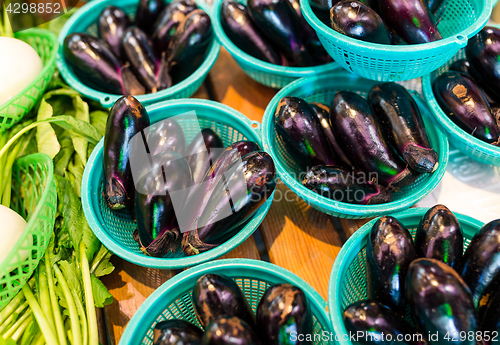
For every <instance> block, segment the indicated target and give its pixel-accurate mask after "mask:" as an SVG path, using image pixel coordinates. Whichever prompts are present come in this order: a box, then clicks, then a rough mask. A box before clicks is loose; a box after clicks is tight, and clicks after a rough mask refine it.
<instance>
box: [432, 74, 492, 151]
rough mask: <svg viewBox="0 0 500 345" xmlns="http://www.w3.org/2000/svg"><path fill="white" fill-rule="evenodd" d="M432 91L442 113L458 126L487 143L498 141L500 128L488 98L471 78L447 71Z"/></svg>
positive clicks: (439, 78)
mask: <svg viewBox="0 0 500 345" xmlns="http://www.w3.org/2000/svg"><path fill="white" fill-rule="evenodd" d="M432 90H433V92H434V96H435V97H436V100H437V102H438V104H439V106H440V107H441V109H443V112H444V113H445V114H446V115H448V116H449V117H450V119H451V120H452V121H453V122H454V123H455V124H457V126H459V127H460V128H462V129H463V130H464V131H466V132H467V133H469V134H471V135H473V136H474V137H476V138H478V139H481V140H483V141H485V142H487V143H493V144H498V139H499V136H500V129H499V128H498V126H497V124H496V121H495V119H494V117H493V115H492V114H491V109H490V105H489V104H488V100H487V99H486V97H485V95H484V93H483V92H482V91H481V89H479V88H478V87H477V85H476V83H475V82H474V81H473V80H472V78H470V77H469V76H467V75H465V74H461V73H458V72H446V73H443V74H441V75H440V76H439V77H437V78H436V80H435V81H434V83H433V84H432Z"/></svg>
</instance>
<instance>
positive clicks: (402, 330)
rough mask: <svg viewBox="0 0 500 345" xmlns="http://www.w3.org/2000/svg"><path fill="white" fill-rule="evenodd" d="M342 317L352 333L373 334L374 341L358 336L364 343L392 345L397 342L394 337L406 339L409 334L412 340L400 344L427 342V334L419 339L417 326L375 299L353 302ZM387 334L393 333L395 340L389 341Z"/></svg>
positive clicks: (361, 342)
mask: <svg viewBox="0 0 500 345" xmlns="http://www.w3.org/2000/svg"><path fill="white" fill-rule="evenodd" d="M342 319H343V321H344V325H345V327H346V329H347V331H348V332H349V333H350V334H356V333H357V332H363V333H364V334H370V335H372V336H373V339H374V341H371V339H370V338H369V337H360V338H358V341H359V343H360V344H363V345H372V344H379V345H390V344H394V343H395V342H394V339H397V337H398V336H399V337H402V339H405V335H411V337H409V336H407V339H410V341H401V342H398V344H407V345H424V344H427V341H426V337H425V334H421V338H420V339H418V338H417V337H416V336H415V335H417V334H418V332H417V330H416V329H415V328H413V327H412V326H411V325H410V324H408V323H407V322H406V321H404V320H403V318H402V317H401V316H399V315H398V314H397V313H395V312H394V311H392V310H391V309H389V308H388V307H386V306H385V305H383V304H381V303H378V302H375V301H370V300H364V301H358V302H355V303H353V304H351V305H350V306H348V307H347V308H346V310H345V311H344V313H343V316H342ZM382 334H384V335H385V338H383V337H382ZM387 335H391V336H392V339H393V340H392V341H388V340H387V338H388V337H387ZM375 339H378V341H375ZM382 339H384V340H382Z"/></svg>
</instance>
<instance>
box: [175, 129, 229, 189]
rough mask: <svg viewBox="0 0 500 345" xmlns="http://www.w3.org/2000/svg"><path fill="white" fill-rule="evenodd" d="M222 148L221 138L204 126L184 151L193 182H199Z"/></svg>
mask: <svg viewBox="0 0 500 345" xmlns="http://www.w3.org/2000/svg"><path fill="white" fill-rule="evenodd" d="M223 150H224V143H223V142H222V139H221V138H220V137H219V136H218V135H217V133H215V132H214V131H213V130H211V129H210V128H204V129H202V130H201V132H200V133H199V134H198V135H196V137H194V139H193V141H192V142H191V144H189V146H188V148H187V149H186V150H185V151H184V157H186V160H187V162H188V164H189V167H190V168H191V173H192V175H193V184H195V185H196V184H199V183H200V182H201V179H202V178H203V176H205V173H206V172H207V171H208V169H210V167H211V166H212V165H213V164H214V163H215V161H216V160H217V158H219V156H220V155H221V153H222V151H223Z"/></svg>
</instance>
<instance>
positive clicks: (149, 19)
mask: <svg viewBox="0 0 500 345" xmlns="http://www.w3.org/2000/svg"><path fill="white" fill-rule="evenodd" d="M163 7H164V4H163V1H162V0H139V4H138V5H137V10H136V12H135V21H134V24H135V25H136V26H137V27H139V28H141V29H142V30H143V31H144V32H145V33H146V34H148V35H150V34H152V33H153V30H154V23H155V22H156V19H157V18H158V16H159V14H160V12H161V11H162V10H163Z"/></svg>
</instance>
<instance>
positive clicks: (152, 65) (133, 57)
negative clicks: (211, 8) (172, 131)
mask: <svg viewBox="0 0 500 345" xmlns="http://www.w3.org/2000/svg"><path fill="white" fill-rule="evenodd" d="M98 33H99V38H96V37H93V36H90V35H88V34H85V33H73V34H70V35H68V36H67V37H66V38H65V40H64V53H65V55H66V58H67V60H68V61H69V62H70V64H71V66H72V67H73V68H74V70H75V73H76V74H77V75H78V76H79V78H81V80H83V81H86V82H87V83H88V84H89V85H88V86H90V87H92V88H95V89H97V90H100V91H103V92H109V93H112V94H117V95H143V94H146V93H154V92H157V91H161V90H164V89H167V88H169V87H170V86H172V85H174V84H177V83H179V82H181V81H182V80H184V79H186V78H187V77H188V76H190V75H191V74H192V73H193V72H194V71H196V70H197V69H198V67H200V65H201V64H202V63H203V60H204V59H205V56H206V54H207V51H208V48H209V46H210V44H211V42H212V40H213V30H212V25H211V22H210V17H209V16H208V15H207V14H206V13H205V12H203V10H201V9H199V8H198V6H197V5H196V3H195V2H194V1H193V0H174V1H172V2H171V3H170V4H168V5H165V4H164V3H163V0H140V1H139V3H138V6H137V11H136V13H135V20H133V21H132V20H131V19H130V18H129V17H128V16H127V14H126V13H125V12H123V10H121V9H120V8H118V7H115V6H108V7H106V8H105V9H104V10H103V11H102V13H101V14H100V16H99V20H98Z"/></svg>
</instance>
